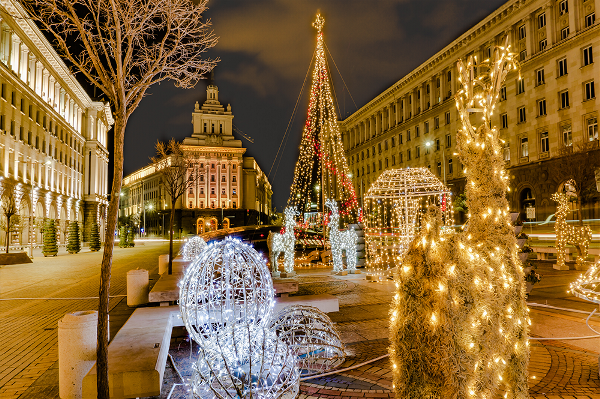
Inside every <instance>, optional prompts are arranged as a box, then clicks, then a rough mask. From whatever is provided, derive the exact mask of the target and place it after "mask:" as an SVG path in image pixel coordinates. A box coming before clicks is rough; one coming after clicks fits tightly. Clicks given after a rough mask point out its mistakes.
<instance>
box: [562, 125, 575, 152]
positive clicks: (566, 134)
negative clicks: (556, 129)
mask: <svg viewBox="0 0 600 399" xmlns="http://www.w3.org/2000/svg"><path fill="white" fill-rule="evenodd" d="M562 140H563V145H564V146H565V147H569V146H572V145H573V134H572V133H571V125H563V127H562Z"/></svg>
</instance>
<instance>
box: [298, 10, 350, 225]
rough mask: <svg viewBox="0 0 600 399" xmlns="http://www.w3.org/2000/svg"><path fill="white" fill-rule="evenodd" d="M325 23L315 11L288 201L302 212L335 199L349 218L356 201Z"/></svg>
mask: <svg viewBox="0 0 600 399" xmlns="http://www.w3.org/2000/svg"><path fill="white" fill-rule="evenodd" d="M324 23H325V20H324V19H323V17H322V16H321V15H320V14H318V15H317V19H316V20H315V22H314V23H313V26H314V27H315V28H316V29H317V32H318V33H317V49H316V51H315V66H314V70H313V75H312V85H311V88H310V101H309V103H308V113H307V117H306V123H305V124H304V130H303V133H302V141H301V143H300V156H299V158H298V161H297V162H296V168H295V170H294V181H293V183H292V189H291V192H290V198H289V199H288V205H290V206H294V207H296V209H297V210H299V211H300V212H305V211H306V210H309V209H310V206H311V204H312V203H316V204H317V208H318V209H322V205H323V202H322V199H323V198H324V199H334V200H336V201H337V203H338V204H339V209H340V215H341V216H348V215H350V218H349V219H352V218H354V217H355V216H356V211H357V209H358V201H357V199H356V193H355V191H354V187H353V185H352V180H351V176H350V169H349V168H348V163H347V161H346V157H345V155H344V147H343V144H342V135H341V133H340V130H339V126H338V120H337V115H336V111H335V106H334V104H333V94H332V86H331V83H330V79H329V72H328V69H327V61H326V59H325V44H324V42H323V24H324Z"/></svg>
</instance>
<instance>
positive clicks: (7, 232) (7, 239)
mask: <svg viewBox="0 0 600 399" xmlns="http://www.w3.org/2000/svg"><path fill="white" fill-rule="evenodd" d="M9 244H10V216H7V217H6V253H8V246H9Z"/></svg>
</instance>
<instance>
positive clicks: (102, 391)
mask: <svg viewBox="0 0 600 399" xmlns="http://www.w3.org/2000/svg"><path fill="white" fill-rule="evenodd" d="M125 126H126V118H125V116H124V115H119V116H117V117H115V125H114V138H115V142H114V176H113V182H112V189H111V193H110V202H109V204H108V216H107V219H106V231H105V234H104V237H105V243H104V251H103V254H102V265H101V267H100V269H101V272H100V293H99V297H100V300H99V303H98V346H97V350H96V357H97V359H96V370H97V385H96V387H97V390H98V399H109V398H110V396H109V387H108V300H109V298H108V296H109V291H110V274H111V267H112V256H113V246H114V243H115V240H114V237H115V229H116V227H117V218H118V216H119V198H120V195H119V194H120V193H121V184H122V182H123V139H124V135H125Z"/></svg>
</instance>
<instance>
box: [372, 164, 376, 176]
mask: <svg viewBox="0 0 600 399" xmlns="http://www.w3.org/2000/svg"><path fill="white" fill-rule="evenodd" d="M375 170H376V169H375V162H373V173H375Z"/></svg>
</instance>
